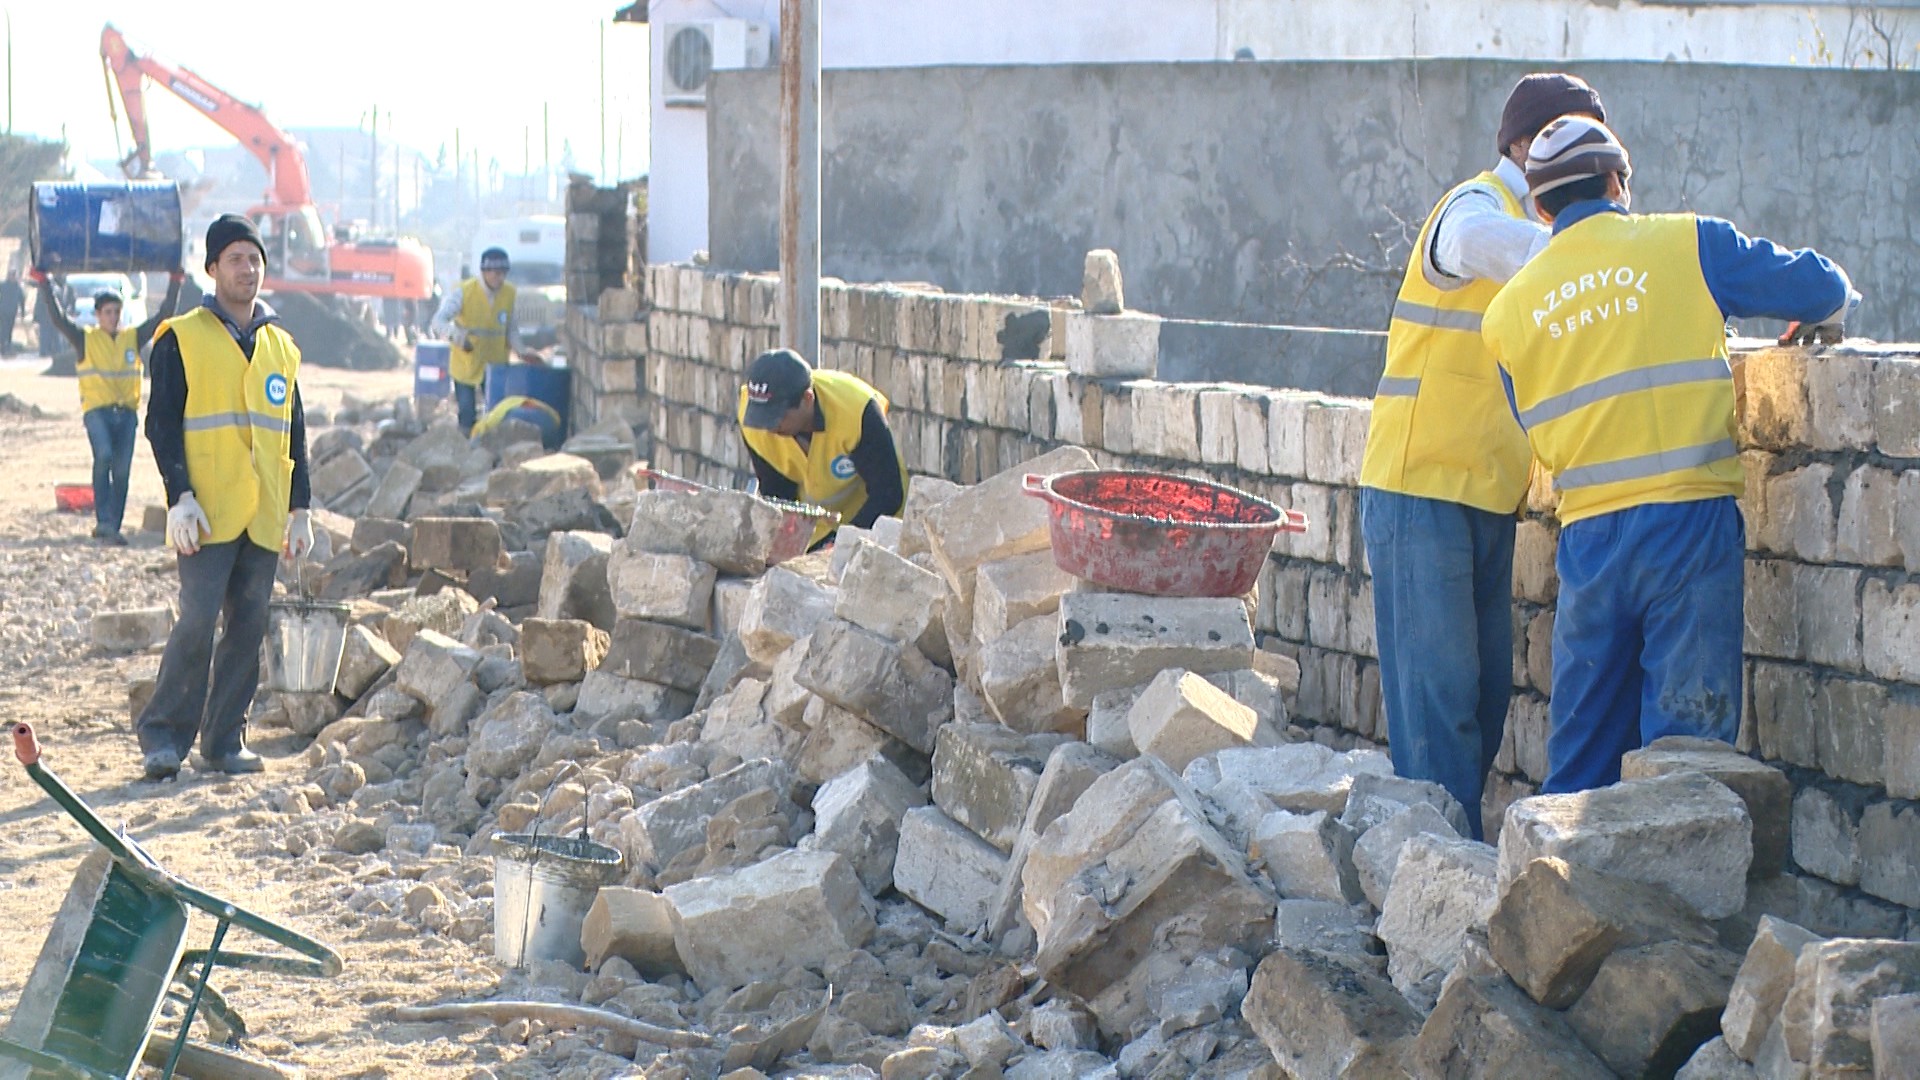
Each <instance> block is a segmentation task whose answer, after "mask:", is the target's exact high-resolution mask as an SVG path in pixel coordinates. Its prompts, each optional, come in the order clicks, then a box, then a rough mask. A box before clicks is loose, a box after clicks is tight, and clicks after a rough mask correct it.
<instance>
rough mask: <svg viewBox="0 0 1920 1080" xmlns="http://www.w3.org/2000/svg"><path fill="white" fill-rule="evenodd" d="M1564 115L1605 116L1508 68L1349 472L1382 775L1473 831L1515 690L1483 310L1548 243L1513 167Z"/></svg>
mask: <svg viewBox="0 0 1920 1080" xmlns="http://www.w3.org/2000/svg"><path fill="white" fill-rule="evenodd" d="M1571 112H1581V113H1587V114H1589V115H1592V116H1595V117H1604V116H1605V115H1606V110H1605V107H1604V106H1603V105H1602V104H1601V102H1600V95H1599V94H1597V93H1595V92H1594V89H1593V88H1592V87H1591V86H1588V85H1587V84H1586V83H1585V82H1584V81H1582V80H1581V79H1579V78H1577V77H1575V76H1572V75H1564V74H1554V73H1541V74H1533V75H1528V76H1526V77H1524V78H1522V79H1521V80H1520V81H1519V82H1518V83H1517V84H1515V86H1514V88H1513V90H1512V91H1511V92H1510V93H1509V94H1508V95H1507V102H1506V106H1505V108H1504V109H1502V111H1501V117H1500V130H1499V134H1498V137H1497V138H1496V139H1495V141H1494V149H1495V152H1496V153H1497V154H1499V160H1498V162H1497V163H1496V164H1495V165H1494V167H1493V168H1492V169H1489V170H1487V171H1486V172H1483V173H1481V174H1480V175H1478V176H1476V177H1474V178H1472V179H1470V180H1468V181H1466V182H1465V183H1462V184H1460V185H1459V186H1457V187H1455V188H1454V189H1453V190H1451V191H1449V192H1447V194H1446V195H1445V196H1444V197H1442V198H1441V200H1440V202H1439V203H1438V204H1437V205H1435V206H1434V208H1433V212H1432V213H1430V214H1429V215H1427V222H1426V224H1425V225H1424V226H1423V227H1422V228H1421V230H1420V236H1419V239H1418V240H1417V241H1416V242H1415V245H1414V250H1413V252H1412V255H1411V257H1410V258H1409V259H1408V261H1407V270H1406V274H1405V277H1404V279H1403V280H1402V282H1401V285H1400V295H1399V298H1398V299H1397V300H1395V301H1394V305H1393V318H1392V321H1391V322H1390V323H1389V324H1388V327H1387V366H1386V372H1385V375H1384V376H1383V377H1382V378H1381V380H1380V387H1379V390H1378V392H1377V393H1376V394H1375V396H1374V399H1373V419H1372V423H1371V425H1370V426H1369V428H1368V430H1367V448H1366V455H1365V457H1364V458H1363V459H1362V463H1361V468H1360V483H1361V492H1360V529H1361V534H1362V537H1363V538H1364V540H1365V542H1366V548H1367V562H1368V565H1369V566H1370V567H1371V568H1372V570H1373V615H1374V638H1375V641H1376V643H1377V644H1378V647H1379V653H1380V692H1381V697H1382V698H1383V700H1384V704H1385V706H1386V713H1387V745H1388V749H1389V751H1390V752H1391V753H1392V755H1393V767H1394V770H1395V771H1396V772H1398V773H1399V774H1400V775H1401V776H1405V777H1409V778H1412V779H1415V780H1427V781H1432V782H1434V783H1438V784H1440V785H1441V786H1442V787H1445V788H1446V789H1447V792H1448V793H1449V794H1451V795H1452V796H1453V797H1454V798H1455V799H1457V800H1459V802H1460V806H1461V808H1462V809H1463V810H1465V811H1466V817H1467V823H1468V825H1469V826H1470V827H1471V829H1472V832H1473V836H1474V838H1475V839H1479V838H1481V837H1482V836H1483V835H1484V830H1483V828H1482V824H1481V820H1480V799H1481V794H1482V791H1483V789H1484V786H1485V783H1486V775H1487V769H1488V768H1489V767H1491V766H1492V764H1493V758H1494V755H1495V754H1496V753H1498V752H1499V749H1500V739H1501V734H1502V732H1503V731H1504V730H1505V728H1506V719H1507V705H1508V700H1509V699H1510V698H1511V697H1512V694H1513V685H1512V680H1513V540H1514V527H1515V518H1514V512H1515V511H1516V510H1517V509H1518V508H1519V507H1520V505H1521V503H1522V502H1524V501H1525V499H1526V492H1527V473H1528V463H1529V462H1528V453H1527V442H1526V437H1525V436H1524V435H1523V434H1521V431H1520V428H1519V426H1518V425H1517V424H1515V423H1514V422H1513V415H1512V413H1511V412H1510V411H1509V410H1508V409H1507V402H1506V396H1505V395H1504V394H1503V393H1502V392H1501V389H1500V378H1499V374H1498V373H1497V372H1496V371H1495V369H1494V364H1493V360H1492V358H1491V357H1489V356H1488V355H1487V351H1486V346H1485V345H1484V344H1483V343H1482V342H1481V340H1480V316H1481V313H1482V312H1483V311H1485V310H1486V307H1487V304H1488V302H1490V301H1491V300H1492V299H1493V296H1494V293H1496V292H1498V291H1499V289H1500V284H1501V283H1502V282H1504V281H1506V280H1507V279H1508V278H1510V277H1512V276H1513V274H1514V273H1515V272H1516V271H1518V270H1519V269H1520V267H1521V266H1523V265H1525V263H1526V261H1527V260H1528V259H1530V258H1532V257H1533V255H1534V254H1535V253H1536V252H1538V251H1539V250H1540V249H1542V248H1544V247H1545V246H1546V243H1547V229H1546V226H1545V225H1543V224H1541V223H1540V221H1539V218H1538V217H1537V215H1535V213H1534V210H1533V206H1532V203H1531V200H1529V199H1528V197H1527V183H1526V176H1525V174H1524V173H1523V172H1522V171H1521V166H1522V164H1523V163H1524V162H1525V161H1526V154H1527V146H1528V144H1529V143H1531V142H1532V141H1533V137H1534V135H1535V134H1536V133H1538V132H1539V130H1540V129H1541V128H1543V127H1545V126H1546V125H1547V123H1548V122H1549V121H1551V120H1553V119H1554V118H1555V117H1557V116H1560V115H1561V114H1563V113H1571Z"/></svg>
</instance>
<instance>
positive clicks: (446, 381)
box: [413, 341, 453, 398]
mask: <svg viewBox="0 0 1920 1080" xmlns="http://www.w3.org/2000/svg"><path fill="white" fill-rule="evenodd" d="M452 363H453V346H451V345H449V344H447V343H446V342H444V341H422V342H418V343H416V344H415V345H414V347H413V396H414V397H416V398H444V397H446V396H448V395H449V394H452V393H453V369H452V368H451V367H450V366H449V365H450V364H452Z"/></svg>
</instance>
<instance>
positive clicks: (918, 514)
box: [894, 476, 966, 559]
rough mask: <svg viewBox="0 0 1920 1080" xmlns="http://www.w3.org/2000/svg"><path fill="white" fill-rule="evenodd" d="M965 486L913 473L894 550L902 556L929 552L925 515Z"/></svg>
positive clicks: (901, 512)
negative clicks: (914, 475)
mask: <svg viewBox="0 0 1920 1080" xmlns="http://www.w3.org/2000/svg"><path fill="white" fill-rule="evenodd" d="M964 490H966V489H965V488H963V487H961V486H960V485H959V484H956V483H954V482H953V481H951V480H947V479H944V478H942V477H938V476H916V477H914V478H913V483H911V484H909V485H908V486H907V502H906V505H905V506H903V507H901V508H900V539H899V542H898V543H897V544H896V545H895V546H894V551H895V552H896V553H898V554H899V555H900V556H901V557H902V558H909V559H910V558H912V557H913V556H915V555H919V554H923V553H928V552H930V551H931V550H932V548H931V547H930V546H929V543H928V540H927V523H926V521H927V515H928V514H929V513H931V512H932V510H933V508H934V507H936V506H939V505H940V504H941V503H944V502H946V501H947V500H948V499H951V498H953V497H954V496H955V495H958V494H959V493H960V492H962V491H964Z"/></svg>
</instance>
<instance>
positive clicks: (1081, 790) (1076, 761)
mask: <svg viewBox="0 0 1920 1080" xmlns="http://www.w3.org/2000/svg"><path fill="white" fill-rule="evenodd" d="M950 726H951V725H950ZM942 730H945V729H942ZM936 752H937V748H936ZM1119 765H1120V759H1118V758H1116V757H1114V756H1113V755H1111V754H1108V753H1106V752H1104V751H1102V750H1100V749H1099V748H1097V747H1093V746H1089V745H1087V744H1086V743H1082V742H1063V743H1060V744H1059V745H1058V746H1055V747H1054V748H1053V749H1052V751H1050V752H1049V753H1048V754H1047V763H1046V766H1045V767H1044V768H1042V769H1041V770H1040V780H1039V782H1038V783H1037V784H1036V785H1035V786H1034V789H1033V794H1032V796H1031V797H1029V798H1028V800H1027V812H1026V816H1025V818H1023V819H1022V821H1021V823H1020V834H1019V836H1018V838H1016V839H1015V840H1014V844H1013V851H1012V852H1011V854H1010V855H1009V856H1008V859H1007V873H1006V876H1005V878H1004V879H1003V880H1002V881H1001V883H1000V893H999V895H998V896H997V897H995V898H994V903H993V914H992V915H991V917H990V919H989V921H988V925H987V932H988V934H989V935H990V936H992V937H994V938H996V939H998V938H999V937H1000V936H1001V935H1002V934H1004V933H1006V931H1007V929H1008V928H1010V927H1011V926H1012V925H1013V924H1014V921H1015V920H1016V919H1017V918H1019V915H1020V894H1021V881H1020V877H1021V873H1022V872H1023V871H1024V870H1025V869H1026V865H1027V853H1028V852H1029V851H1031V850H1032V849H1033V846H1034V845H1035V844H1036V843H1038V842H1039V841H1040V837H1041V835H1042V834H1043V833H1045V832H1046V830H1047V826H1049V825H1052V824H1053V823H1054V821H1055V820H1056V819H1058V818H1059V817H1060V816H1061V815H1062V814H1065V813H1066V812H1067V811H1069V810H1071V809H1073V805H1074V803H1076V802H1078V801H1079V799H1080V796H1081V795H1083V794H1085V793H1086V790H1087V788H1089V787H1091V786H1092V785H1093V782H1094V781H1095V780H1098V779H1099V778H1100V777H1102V776H1105V775H1106V774H1107V773H1109V772H1112V771H1113V770H1114V769H1115V768H1117V767H1118V766H1119Z"/></svg>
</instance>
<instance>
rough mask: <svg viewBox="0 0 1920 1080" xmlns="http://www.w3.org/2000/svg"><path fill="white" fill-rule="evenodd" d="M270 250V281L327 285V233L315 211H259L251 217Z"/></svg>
mask: <svg viewBox="0 0 1920 1080" xmlns="http://www.w3.org/2000/svg"><path fill="white" fill-rule="evenodd" d="M251 216H252V217H253V221H254V225H255V226H256V227H258V228H259V230H260V240H261V242H262V243H263V244H265V245H266V249H267V277H269V278H276V279H279V280H282V281H327V280H329V277H330V275H329V267H328V265H327V233H326V229H325V228H324V227H322V226H321V224H320V214H319V212H318V211H316V210H314V208H313V207H311V206H307V207H302V208H300V209H297V210H287V209H284V208H280V207H268V206H262V207H256V208H255V209H254V211H253V214H252V215H251Z"/></svg>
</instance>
